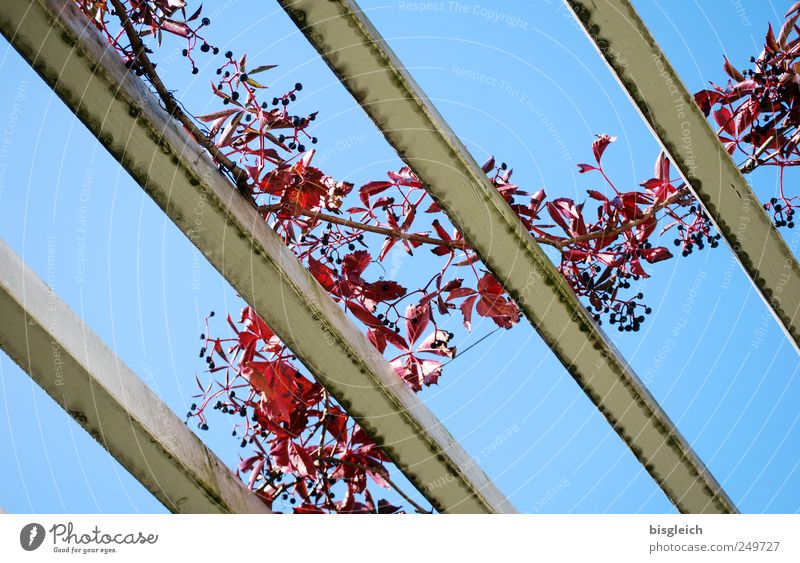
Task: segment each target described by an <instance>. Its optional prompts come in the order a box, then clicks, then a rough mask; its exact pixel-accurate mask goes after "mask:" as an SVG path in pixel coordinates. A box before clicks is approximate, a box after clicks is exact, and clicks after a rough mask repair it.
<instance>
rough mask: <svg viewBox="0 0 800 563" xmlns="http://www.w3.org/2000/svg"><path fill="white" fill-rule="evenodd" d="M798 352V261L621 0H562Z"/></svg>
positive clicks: (646, 32) (627, 4)
mask: <svg viewBox="0 0 800 563" xmlns="http://www.w3.org/2000/svg"><path fill="white" fill-rule="evenodd" d="M565 1H566V3H567V5H568V6H569V7H570V9H571V10H572V12H573V13H574V15H575V17H576V18H577V19H578V21H579V22H580V23H581V24H582V25H583V28H584V30H585V31H586V33H587V34H588V36H589V38H590V39H591V40H592V42H593V43H594V45H595V47H596V48H597V50H598V51H599V52H600V54H601V55H602V56H603V58H604V59H605V61H606V62H607V63H608V65H609V67H610V68H611V70H612V71H613V72H614V75H615V76H616V77H617V79H618V80H619V83H620V84H621V85H622V87H623V89H624V90H625V92H626V93H627V94H628V96H629V97H630V99H631V100H632V101H633V102H634V104H635V105H636V107H637V108H638V109H639V112H640V113H641V115H642V117H643V118H644V119H645V121H646V122H647V124H648V125H649V127H650V129H651V130H652V131H653V134H654V135H656V137H657V138H658V140H659V141H660V142H661V145H662V146H663V147H664V150H665V151H666V152H667V153H668V154H669V156H670V158H671V159H672V162H673V163H674V164H675V167H676V168H677V169H678V171H679V172H680V174H681V176H682V177H683V179H684V180H685V181H686V183H687V185H688V186H689V188H690V189H691V190H692V192H693V193H694V195H695V196H696V197H697V198H698V200H700V201H701V202H702V204H703V207H705V209H706V211H707V212H708V215H709V217H711V219H712V221H713V222H714V224H715V225H716V227H717V229H718V230H719V232H720V233H721V234H722V236H723V237H724V238H725V240H726V241H727V243H728V246H730V248H731V249H732V250H733V253H734V255H735V256H736V259H737V260H738V261H739V263H740V264H741V265H742V268H743V269H744V271H745V273H746V274H747V276H748V277H749V278H750V280H751V281H752V283H753V285H754V286H755V287H756V289H757V290H758V292H759V294H760V295H761V297H762V298H763V299H764V301H765V302H766V303H767V305H768V306H769V308H770V310H771V311H772V313H773V315H774V316H775V318H776V319H777V321H778V323H779V324H780V325H781V327H782V328H783V330H784V332H785V333H786V335H787V336H788V337H789V340H790V342H792V344H793V345H794V347H795V349H796V350H797V351H798V352H800V265H798V263H797V260H796V259H795V257H794V254H793V253H792V251H791V250H790V249H789V247H788V246H787V245H786V243H785V242H784V240H783V238H782V237H781V235H780V234H779V233H778V231H777V230H776V229H775V227H774V226H773V225H772V222H771V221H770V219H769V217H768V216H767V214H766V213H765V212H764V210H763V209H762V208H761V204H760V203H759V200H758V198H757V197H756V195H755V194H754V193H753V191H752V189H751V188H750V186H749V185H748V184H747V181H746V180H745V179H744V176H743V175H742V173H741V172H740V171H739V169H738V168H737V167H736V165H735V164H734V162H733V160H731V157H730V155H729V154H728V152H727V151H726V150H725V148H724V147H723V146H722V143H720V141H719V139H718V138H717V135H716V133H714V131H713V129H712V128H711V126H710V125H709V124H708V121H707V120H706V118H705V116H704V115H703V112H702V111H700V108H698V107H697V105H696V104H695V103H694V98H693V97H692V95H691V94H690V93H689V91H688V90H687V89H686V87H685V86H684V85H683V83H682V82H681V79H680V77H679V76H678V75H677V73H676V72H675V70H674V69H673V68H672V65H670V63H669V61H668V60H667V57H666V56H665V55H664V53H663V52H662V51H661V48H660V47H659V46H658V44H657V43H656V41H655V39H654V38H653V36H652V35H651V34H650V31H649V30H648V29H647V26H646V25H645V24H644V22H643V21H642V19H641V18H640V17H639V15H638V14H637V13H636V10H634V8H633V6H631V4H630V2H629V1H628V0H602V1H599V2H598V1H594V0H565Z"/></svg>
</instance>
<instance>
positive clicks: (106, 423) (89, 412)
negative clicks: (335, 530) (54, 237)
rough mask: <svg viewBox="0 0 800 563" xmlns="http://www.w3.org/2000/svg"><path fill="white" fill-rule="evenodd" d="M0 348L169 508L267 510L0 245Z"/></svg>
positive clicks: (68, 309)
mask: <svg viewBox="0 0 800 563" xmlns="http://www.w3.org/2000/svg"><path fill="white" fill-rule="evenodd" d="M0 347H2V348H3V350H5V352H6V353H7V354H8V355H9V356H10V357H11V359H12V360H14V361H15V362H16V363H17V364H18V365H19V367H21V368H22V369H23V370H24V371H25V372H27V373H28V375H30V376H31V378H32V379H33V380H34V381H36V383H38V384H39V386H41V387H42V389H44V390H45V391H46V392H47V394H48V395H50V396H51V397H52V398H53V400H55V401H56V402H57V403H58V404H59V406H61V408H63V409H64V410H65V411H67V412H68V413H69V415H70V416H71V417H72V418H74V419H75V421H76V422H78V424H80V425H81V426H82V427H83V428H84V430H86V431H87V432H88V433H89V434H91V435H92V437H94V438H95V439H96V440H97V441H98V442H100V444H101V445H102V446H103V447H104V448H106V449H107V450H108V451H109V452H110V453H111V455H113V456H114V457H115V458H116V459H117V460H118V461H119V462H120V463H121V464H122V465H123V466H124V467H125V469H127V470H128V471H129V472H130V473H131V474H132V475H133V476H134V477H136V479H138V480H139V482H141V483H142V485H144V486H145V487H146V488H147V490H149V491H150V492H151V493H152V494H153V495H154V496H155V497H156V498H157V499H158V500H159V501H161V503H162V504H163V505H164V506H166V507H167V508H168V509H169V510H171V511H172V512H182V513H195V512H202V513H230V512H233V513H238V512H246V513H268V512H270V510H269V508H267V505H266V504H265V503H264V501H262V500H261V499H260V498H258V497H257V496H256V495H255V493H253V492H251V491H250V490H248V489H247V488H246V487H245V486H244V485H243V484H242V482H241V481H240V480H239V479H238V478H237V477H236V476H235V475H234V474H233V473H231V472H230V471H229V470H228V468H226V467H225V465H224V464H223V463H222V462H221V461H220V460H219V459H218V458H217V456H215V455H214V453H213V452H211V451H210V450H209V449H208V448H207V447H206V446H205V445H204V444H203V442H202V441H201V440H200V439H199V438H198V437H197V436H195V435H194V434H193V433H192V432H191V431H190V430H189V429H188V428H187V427H186V425H185V424H184V423H183V422H181V420H179V419H178V417H177V416H175V414H174V413H173V412H172V411H171V410H170V408H169V407H168V406H167V405H165V404H164V403H162V402H161V400H159V398H158V397H157V396H156V394H155V393H153V391H151V390H150V388H149V387H148V386H147V385H146V384H145V383H144V382H143V381H142V380H141V379H139V378H138V377H137V376H136V374H135V373H133V372H132V371H131V370H130V368H128V366H126V365H125V364H124V363H123V362H122V360H120V359H119V358H118V357H117V356H116V355H115V354H114V352H112V351H111V350H110V349H109V348H108V347H107V346H106V345H105V344H104V343H103V342H102V341H101V340H100V338H98V337H97V335H95V334H94V333H93V332H92V330H91V329H90V328H88V327H87V326H86V325H85V324H84V323H83V321H81V320H80V319H79V318H78V317H77V316H76V315H75V313H73V312H72V310H70V308H69V307H67V305H66V304H65V303H64V302H63V301H61V300H60V299H59V298H58V296H56V295H55V293H53V291H52V290H51V289H50V288H48V287H47V286H46V285H45V284H44V282H43V281H42V280H41V279H39V278H38V277H37V276H36V274H34V273H33V272H32V271H31V270H30V268H28V266H27V265H26V264H25V263H24V262H23V261H22V260H21V259H20V258H19V257H18V256H17V255H16V254H14V252H13V251H12V250H11V249H10V248H9V247H8V246H6V244H5V243H4V242H2V241H0Z"/></svg>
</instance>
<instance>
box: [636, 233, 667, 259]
mask: <svg viewBox="0 0 800 563" xmlns="http://www.w3.org/2000/svg"><path fill="white" fill-rule="evenodd" d="M654 228H655V226H654ZM642 256H643V257H644V259H645V260H647V261H648V262H650V263H651V264H655V263H656V262H661V261H662V260H666V259H667V258H672V254H671V253H670V251H669V250H667V249H666V248H664V247H663V246H657V247H654V248H646V249H644V250H642Z"/></svg>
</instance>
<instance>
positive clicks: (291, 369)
mask: <svg viewBox="0 0 800 563" xmlns="http://www.w3.org/2000/svg"><path fill="white" fill-rule="evenodd" d="M228 324H229V325H230V328H231V330H232V331H233V334H234V336H233V337H232V338H227V339H212V338H210V337H209V338H206V337H205V335H204V345H203V348H202V350H201V352H200V354H201V356H203V357H204V358H205V359H206V362H207V363H208V367H209V371H210V372H211V373H215V374H220V377H219V379H217V380H212V382H211V383H210V384H209V385H208V386H204V385H203V384H202V383H201V382H200V380H199V379H198V380H197V384H198V386H199V387H200V394H199V395H198V398H199V399H198V400H199V405H198V404H194V405H192V407H191V411H190V413H189V416H194V417H197V419H198V421H199V424H200V427H201V428H203V429H207V428H208V423H207V418H206V414H207V413H208V410H209V409H212V410H218V411H220V412H221V413H223V414H227V415H230V416H231V417H234V418H239V419H240V420H241V422H239V423H235V424H234V428H233V435H234V436H236V437H238V438H241V446H242V447H243V448H244V447H246V446H248V445H250V447H251V448H252V450H253V451H252V453H251V455H248V456H246V457H244V458H243V459H242V461H241V463H240V464H239V467H238V472H239V474H240V476H241V477H242V479H243V480H244V481H245V482H246V483H247V484H248V486H249V487H250V488H251V489H253V490H254V491H256V492H257V493H258V494H259V495H260V496H261V497H262V498H264V500H265V501H266V502H268V503H269V504H270V505H271V506H273V507H274V508H276V506H275V504H276V502H278V501H281V502H282V503H283V504H286V505H288V506H289V507H291V508H292V509H293V510H294V512H303V513H320V512H340V513H345V512H349V513H375V512H378V513H392V512H397V511H399V510H400V508H399V507H397V506H394V505H392V504H391V503H389V502H388V501H386V500H384V499H378V500H377V502H376V501H375V499H373V496H372V493H371V492H370V490H369V489H368V488H367V482H368V480H371V481H373V482H374V483H376V484H377V485H380V486H383V487H388V486H389V483H390V480H389V471H388V469H387V468H386V466H385V463H386V462H387V461H388V459H387V458H386V456H385V455H384V454H383V452H382V451H381V449H380V448H379V447H378V446H376V445H375V443H374V442H373V441H372V440H371V439H370V437H369V436H368V435H367V434H366V433H365V432H364V431H363V430H362V429H361V428H360V427H359V426H358V425H357V424H355V423H354V422H353V420H352V419H351V418H350V417H349V416H348V415H347V414H346V413H345V412H344V411H343V410H342V409H341V408H340V407H339V406H338V405H336V404H335V402H334V401H332V400H331V398H330V396H329V395H328V393H327V392H326V391H325V389H323V387H322V386H321V385H320V384H319V383H317V382H315V381H312V380H311V379H309V378H308V377H306V376H304V375H303V374H302V373H301V372H300V370H298V369H297V368H296V367H295V365H294V363H293V361H294V359H295V358H294V356H292V355H291V352H290V351H289V350H288V349H287V348H286V347H285V346H284V345H283V343H282V342H281V341H280V340H279V339H278V338H277V337H276V336H275V334H274V333H273V332H272V331H271V330H270V329H269V327H268V326H267V325H266V324H265V323H264V322H263V321H262V320H261V319H260V318H259V317H258V316H257V315H256V314H255V313H254V312H253V310H252V309H250V308H249V307H245V308H244V310H243V311H242V315H241V318H240V319H239V321H238V323H235V322H233V320H232V319H231V318H230V316H229V317H228ZM223 373H224V376H222V374H223ZM337 495H339V496H340V497H341V498H338V497H337Z"/></svg>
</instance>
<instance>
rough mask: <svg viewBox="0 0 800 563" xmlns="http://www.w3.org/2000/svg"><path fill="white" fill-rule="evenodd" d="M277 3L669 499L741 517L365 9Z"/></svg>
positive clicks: (334, 1)
mask: <svg viewBox="0 0 800 563" xmlns="http://www.w3.org/2000/svg"><path fill="white" fill-rule="evenodd" d="M278 1H279V3H280V4H281V5H282V6H283V7H284V9H285V10H286V12H287V13H288V14H289V16H290V17H291V18H292V20H293V21H294V22H295V24H296V25H297V26H298V28H299V29H300V31H301V32H302V33H303V34H304V35H305V36H306V38H307V39H308V40H309V41H310V42H311V44H312V45H313V46H314V47H315V48H316V50H317V51H318V52H319V54H320V55H321V56H322V58H323V59H324V60H325V62H326V63H327V64H328V66H330V68H331V69H332V70H333V72H334V73H335V74H336V76H337V77H338V78H339V80H341V82H342V84H344V86H345V87H346V88H347V89H348V90H349V91H350V93H351V94H352V95H353V97H354V98H355V99H356V101H358V103H359V104H360V105H361V107H362V108H363V109H364V111H365V112H366V113H367V114H368V115H369V116H370V118H371V119H372V120H373V121H374V122H375V124H376V125H377V126H378V127H379V128H380V130H381V131H382V132H383V135H384V137H386V140H387V141H388V142H389V143H390V144H391V145H392V146H393V147H394V148H395V150H397V152H398V154H399V155H400V157H401V158H402V159H403V161H405V162H406V164H408V165H409V166H410V167H411V169H412V170H414V172H415V173H416V174H417V176H418V177H419V178H420V179H421V180H422V182H423V183H424V184H425V185H426V187H427V189H428V191H429V192H430V193H431V195H432V196H433V197H434V199H436V201H438V202H439V204H440V205H441V206H442V207H443V208H444V210H445V211H446V213H447V215H448V216H449V217H450V219H451V220H452V221H453V223H454V224H455V225H456V227H458V229H459V230H460V231H461V233H462V234H463V235H464V237H465V238H466V239H467V240H468V241H469V242H470V244H471V245H472V246H473V247H474V248H475V249H476V251H477V253H478V254H479V256H480V258H481V259H482V260H483V261H484V263H485V264H486V265H487V266H488V267H489V268H490V269H491V270H492V271H493V272H494V274H495V275H496V276H497V278H498V279H499V280H500V281H501V282H502V283H503V285H504V286H505V288H506V290H508V292H509V294H510V295H511V297H512V298H513V299H514V300H515V301H516V302H517V303H518V304H519V306H520V308H521V309H522V311H523V312H524V314H525V316H526V317H527V318H528V319H529V320H530V322H531V324H532V325H533V326H534V327H535V328H536V330H537V331H538V332H539V334H540V335H541V336H542V338H543V339H544V340H545V342H546V343H547V345H548V346H550V348H551V349H552V350H553V352H554V353H555V354H556V356H557V357H558V358H559V360H561V362H562V363H563V364H564V366H565V367H566V369H567V370H568V371H569V373H570V374H572V376H573V377H574V378H575V381H577V383H578V385H580V387H581V388H582V389H583V390H584V392H585V393H586V394H587V395H588V396H589V398H590V399H591V400H592V402H594V404H595V405H596V406H597V408H598V409H599V410H600V411H601V412H602V413H603V415H604V416H605V417H606V419H607V420H608V421H609V423H610V424H611V425H612V427H613V428H614V430H615V431H616V432H617V433H618V434H619V435H620V436H621V437H622V439H623V440H624V441H625V442H626V443H627V444H628V446H629V447H630V449H631V451H632V452H633V454H634V455H635V456H636V457H637V458H638V459H639V461H641V463H642V464H643V465H644V466H645V468H646V469H647V471H648V472H649V473H650V474H651V475H652V476H653V478H654V479H655V480H656V482H657V483H658V484H659V485H660V486H661V488H662V489H663V490H664V492H665V493H666V494H667V496H668V497H669V499H670V500H671V501H672V502H673V503H674V504H675V505H676V506H677V507H678V509H679V510H681V511H683V512H735V511H736V508H735V507H734V505H733V503H732V502H731V500H730V499H729V498H728V497H727V495H726V494H725V492H724V491H723V490H722V488H721V487H720V485H719V484H718V483H717V482H716V480H715V479H714V477H713V476H712V475H711V474H710V473H709V472H708V470H707V469H706V468H705V466H704V465H703V463H702V462H701V461H700V460H699V459H698V457H697V455H695V453H694V452H693V451H692V449H691V447H690V445H689V444H688V443H687V442H686V440H685V439H684V438H683V437H682V436H681V434H680V432H679V431H678V429H677V428H675V426H674V425H673V424H672V422H671V421H670V419H669V417H668V416H667V415H666V414H665V413H664V411H663V410H662V409H661V407H660V406H659V405H658V404H657V403H656V401H655V400H654V399H653V397H652V396H651V395H650V393H649V392H648V391H647V389H646V388H645V387H644V385H643V384H642V383H641V381H640V380H639V379H638V378H637V377H636V375H635V374H634V372H633V370H632V369H631V368H630V366H628V364H627V363H626V362H625V360H624V359H623V358H622V357H620V355H619V354H618V353H617V351H616V349H615V348H614V346H613V345H612V344H611V342H609V341H608V339H607V338H606V337H605V335H604V334H603V332H602V331H601V330H600V329H599V328H598V327H597V325H596V324H595V323H594V321H593V320H592V319H591V318H590V317H589V315H588V313H587V311H586V310H585V309H584V307H583V306H582V305H581V303H580V301H579V300H578V299H577V297H576V296H575V293H574V292H573V291H572V289H571V288H570V287H569V286H568V285H567V283H566V282H565V281H564V279H563V278H562V276H561V274H559V273H558V271H557V270H556V269H555V267H554V266H553V264H552V262H551V261H550V260H549V259H548V257H547V256H546V255H545V254H544V252H543V251H542V250H541V249H540V248H539V246H538V245H537V244H536V242H535V241H534V240H533V239H532V238H531V236H530V235H529V234H528V233H527V232H526V231H525V229H524V227H523V226H522V224H521V223H520V221H519V219H518V218H517V216H516V215H515V214H514V212H513V211H512V210H511V208H510V207H509V206H508V205H507V204H506V202H505V200H504V199H503V198H502V197H501V196H500V194H499V193H498V192H497V190H495V189H494V188H493V187H492V185H491V184H490V183H489V181H488V179H487V178H486V175H485V174H484V173H483V172H482V171H481V169H480V167H479V166H478V164H477V163H476V162H475V161H474V160H473V158H472V157H471V156H470V155H469V153H468V152H467V150H466V148H465V147H464V146H463V145H462V144H461V142H460V141H459V140H458V138H457V137H456V135H455V134H454V133H453V131H452V130H451V129H450V127H449V126H448V125H447V123H446V122H445V121H444V119H442V117H441V115H439V113H438V111H437V110H436V108H434V107H433V105H432V104H431V103H430V101H429V100H428V99H427V97H426V96H425V94H424V93H423V92H422V90H421V89H420V88H419V86H418V85H417V84H416V83H415V82H414V80H413V79H412V77H411V76H410V75H409V73H408V72H407V71H406V70H405V69H404V68H403V66H402V65H401V63H400V62H399V60H398V59H397V57H396V56H395V55H394V53H393V52H392V51H391V49H390V48H389V46H388V45H387V44H386V42H385V41H384V39H383V38H382V37H381V36H380V34H379V33H378V31H377V30H376V29H375V28H374V27H373V25H372V24H371V23H370V21H369V20H368V19H367V18H366V16H365V15H364V14H363V13H362V11H361V10H360V8H359V7H358V5H357V4H356V3H355V2H354V1H352V0H329V1H324V2H323V1H318V0H278Z"/></svg>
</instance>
